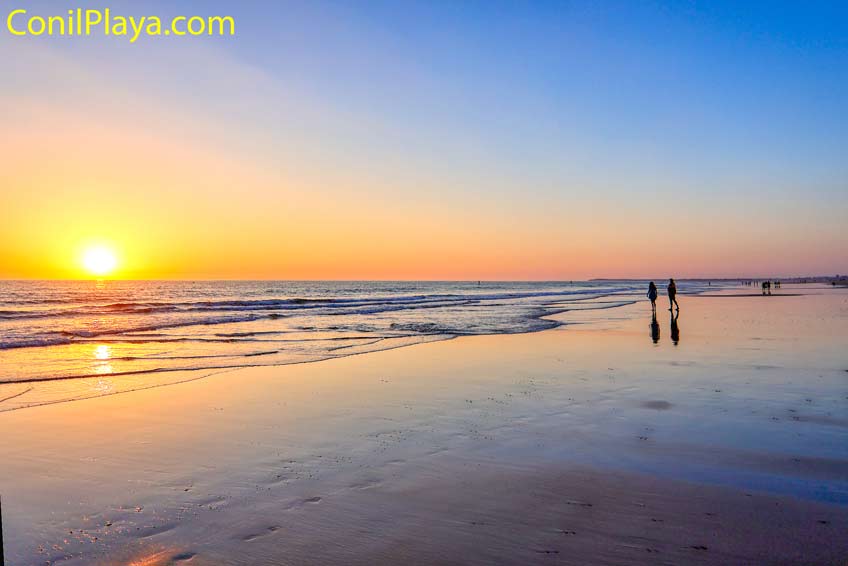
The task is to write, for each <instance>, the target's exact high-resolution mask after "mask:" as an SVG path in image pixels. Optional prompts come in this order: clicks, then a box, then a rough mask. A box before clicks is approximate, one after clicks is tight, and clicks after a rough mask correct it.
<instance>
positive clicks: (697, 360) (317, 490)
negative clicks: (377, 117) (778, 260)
mask: <svg viewBox="0 0 848 566" xmlns="http://www.w3.org/2000/svg"><path fill="white" fill-rule="evenodd" d="M783 291H784V292H785V295H786V296H777V295H775V296H772V297H761V296H750V297H724V296H722V294H721V293H717V294H716V295H718V296H710V297H687V296H684V297H681V306H682V313H681V315H680V317H679V318H678V319H677V321H676V322H677V328H678V333H679V334H676V336H677V340H676V342H677V343H676V344H675V342H674V341H673V340H672V339H671V319H670V315H669V313H668V311H665V310H663V309H660V311H659V314H658V321H657V322H658V324H659V326H660V338H659V341H658V342H657V343H656V344H655V343H654V341H653V340H652V337H651V328H650V323H651V317H650V309H649V307H648V305H647V304H646V303H639V304H636V305H632V306H628V307H624V308H620V309H610V310H608V311H593V312H585V313H579V315H575V314H574V313H566V314H564V315H560V316H563V317H564V318H565V319H571V320H574V319H575V318H577V319H579V322H580V323H579V324H572V325H568V326H565V327H561V328H558V329H555V330H550V331H545V332H541V333H535V334H527V335H511V336H483V337H463V338H458V339H456V340H451V341H448V342H439V343H431V344H423V345H420V346H414V347H409V348H403V349H398V350H392V351H387V352H380V353H372V354H366V355H362V356H354V357H350V358H345V359H340V360H332V361H326V362H319V363H315V364H304V365H299V366H287V367H270V368H250V369H244V370H236V371H229V372H222V373H219V374H216V375H213V376H211V377H209V378H207V379H203V380H197V381H192V382H187V383H183V384H179V385H173V386H168V387H162V388H158V389H150V390H145V391H138V392H134V393H128V394H122V395H114V396H109V397H100V398H95V399H88V400H83V401H78V402H70V403H62V404H57V405H50V406H44V407H37V408H32V409H25V410H20V411H12V412H8V413H2V414H0V430H2V431H3V435H2V436H0V458H2V462H3V473H2V474H0V494H2V497H3V519H4V525H3V526H4V534H5V542H6V560H7V563H8V564H12V565H18V564H45V563H58V564H88V563H95V564H150V565H154V564H192V565H195V564H310V563H312V564H375V563H407V564H409V563H411V564H436V563H438V564H493V563H502V564H529V563H538V564H546V563H557V564H629V563H637V564H642V563H645V564H648V563H650V564H664V563H667V564H715V563H720V564H769V563H773V564H790V563H804V564H844V563H845V562H846V559H848V536H846V534H848V372H846V370H848V352H846V351H845V340H844V337H845V336H846V335H848V332H846V331H848V291H846V290H844V289H836V290H834V289H827V288H824V287H823V286H822V287H816V286H789V285H787V286H786V287H785V288H784V289H783ZM727 294H734V292H733V291H730V292H728V293H727ZM736 294H738V291H736ZM790 295H791V296H790ZM660 306H661V307H662V306H664V303H663V302H662V300H661V301H660Z"/></svg>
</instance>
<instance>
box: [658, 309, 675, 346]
mask: <svg viewBox="0 0 848 566" xmlns="http://www.w3.org/2000/svg"><path fill="white" fill-rule="evenodd" d="M678 318H680V311H677V314H675V313H674V312H672V313H671V341H672V342H674V345H675V346H677V343H678V342H680V327H679V326H677V319H678ZM657 336H659V331H657Z"/></svg>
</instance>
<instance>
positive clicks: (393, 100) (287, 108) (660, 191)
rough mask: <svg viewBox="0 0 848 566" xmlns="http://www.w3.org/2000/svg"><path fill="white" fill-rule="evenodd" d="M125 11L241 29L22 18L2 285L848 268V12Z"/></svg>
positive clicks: (745, 6) (401, 5)
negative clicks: (186, 31) (62, 24)
mask: <svg viewBox="0 0 848 566" xmlns="http://www.w3.org/2000/svg"><path fill="white" fill-rule="evenodd" d="M19 4H20V5H21V6H22V7H25V8H27V9H28V10H30V11H31V13H39V14H44V15H47V14H61V13H64V12H66V11H67V9H68V8H76V7H77V6H78V4H74V3H69V2H37V1H31V2H25V1H23V0H21V2H19ZM109 7H110V9H111V10H112V12H113V13H122V14H128V15H130V14H135V15H144V14H148V15H151V14H155V15H159V16H160V17H162V18H163V19H166V18H170V17H172V16H174V15H179V14H187V15H194V14H196V15H201V16H207V15H229V16H232V17H233V18H234V19H235V21H236V36H235V37H211V38H188V37H181V38H176V37H169V38H165V37H159V38H152V37H141V38H139V40H138V41H137V42H136V43H134V44H129V42H128V41H126V40H125V39H120V38H114V37H111V38H105V37H84V38H81V37H54V38H47V37H11V36H10V35H9V33H8V32H7V31H6V29H5V26H4V27H3V28H2V29H0V76H2V77H3V79H2V81H0V278H12V279H15V278H79V277H86V276H88V274H86V273H85V272H84V271H83V270H82V269H81V267H80V257H81V255H82V254H83V253H84V251H85V250H86V249H87V248H89V247H91V246H92V245H104V246H107V247H109V248H112V249H114V250H115V253H116V254H117V256H118V258H119V268H118V270H117V271H116V272H115V273H114V276H115V277H120V278H130V279H156V278H167V279H468V280H477V279H484V280H485V279H512V280H526V279H546V280H571V279H585V278H592V277H669V276H674V277H680V278H685V277H736V276H742V277H767V276H781V277H786V276H791V275H809V274H836V273H848V253H846V252H848V249H847V248H848V246H847V245H846V243H845V242H846V238H845V228H844V225H845V219H846V218H848V158H846V149H845V148H846V147H848V112H845V101H846V100H848V34H846V33H845V22H846V18H847V17H848V4H844V3H838V2H827V3H824V2H822V3H818V2H805V3H799V2H780V1H772V2H744V3H740V2H722V1H711V2H683V1H680V2H638V3H637V2H627V1H622V2H616V1H610V2H589V1H586V2H581V1H574V2H568V1H562V2H542V1H539V2H498V1H479V2H477V1H460V2H455V1H447V0H445V1H435V0H434V1H430V2H400V1H385V2H336V1H333V2H322V1H317V0H316V1H309V2H306V1H303V2H274V3H271V2H222V1H203V2H200V1H197V2H194V1H185V0H182V1H176V2H174V1H171V2H154V1H142V0H137V1H135V2H121V1H115V2H112V3H110V4H109ZM10 9H11V7H10V6H4V8H2V9H0V12H1V13H0V16H2V20H3V21H4V22H5V18H6V15H7V14H8V12H9V11H10Z"/></svg>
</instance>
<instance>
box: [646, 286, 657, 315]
mask: <svg viewBox="0 0 848 566" xmlns="http://www.w3.org/2000/svg"><path fill="white" fill-rule="evenodd" d="M658 296H659V292H658V291H657V286H656V285H654V282H653V281H651V282H650V284H648V298H649V299H651V311H652V312H654V313H656V312H657V297H658Z"/></svg>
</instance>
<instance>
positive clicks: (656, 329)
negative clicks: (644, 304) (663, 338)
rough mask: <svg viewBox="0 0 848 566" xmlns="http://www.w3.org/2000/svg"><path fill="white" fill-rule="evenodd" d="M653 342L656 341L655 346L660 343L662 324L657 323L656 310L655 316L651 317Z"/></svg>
mask: <svg viewBox="0 0 848 566" xmlns="http://www.w3.org/2000/svg"><path fill="white" fill-rule="evenodd" d="M651 340H653V341H654V344H657V343H659V341H660V323H659V322H657V311H656V309H654V314H653V316H652V317H651Z"/></svg>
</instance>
